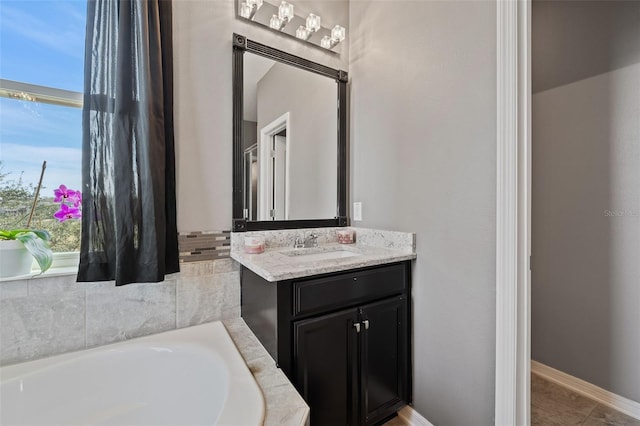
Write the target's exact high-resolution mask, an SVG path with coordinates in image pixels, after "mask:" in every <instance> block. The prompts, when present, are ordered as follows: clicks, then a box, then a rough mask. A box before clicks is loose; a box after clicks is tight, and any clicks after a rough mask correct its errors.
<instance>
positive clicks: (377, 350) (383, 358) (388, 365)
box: [360, 296, 409, 425]
mask: <svg viewBox="0 0 640 426" xmlns="http://www.w3.org/2000/svg"><path fill="white" fill-rule="evenodd" d="M360 317H361V322H362V336H361V361H362V364H361V378H360V380H361V393H362V400H361V401H362V404H361V410H362V411H361V424H365V425H370V424H374V423H376V422H378V421H380V420H382V419H384V418H385V417H386V416H389V415H390V414H392V413H393V412H395V411H397V410H398V409H399V408H400V407H402V406H403V405H405V404H406V402H407V396H408V385H409V381H408V371H409V368H408V363H409V358H408V350H409V348H408V337H409V336H408V328H407V299H406V296H400V297H394V298H391V299H386V300H384V301H381V302H377V303H372V304H370V305H367V306H364V307H362V308H361V310H360Z"/></svg>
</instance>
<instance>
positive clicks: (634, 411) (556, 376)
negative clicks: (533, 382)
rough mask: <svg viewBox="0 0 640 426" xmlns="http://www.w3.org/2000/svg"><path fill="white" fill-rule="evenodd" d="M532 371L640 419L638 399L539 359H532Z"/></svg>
mask: <svg viewBox="0 0 640 426" xmlns="http://www.w3.org/2000/svg"><path fill="white" fill-rule="evenodd" d="M531 372H532V373H534V374H537V375H538V376H541V377H543V378H545V379H547V380H549V381H552V382H555V383H557V384H559V385H561V386H564V387H566V388H569V389H571V390H572V391H574V392H576V393H579V394H582V395H584V396H586V397H587V398H591V399H593V400H596V401H598V402H599V403H601V404H603V405H606V406H608V407H611V408H614V409H616V410H618V411H620V412H622V413H624V414H626V415H628V416H631V417H633V418H635V419H638V420H640V403H638V402H636V401H633V400H631V399H628V398H625V397H623V396H620V395H616V394H615V393H612V392H609V391H608V390H605V389H602V388H601V387H598V386H596V385H593V384H591V383H589V382H585V381H584V380H582V379H578V378H577V377H574V376H571V375H569V374H567V373H563V372H562V371H559V370H556V369H555V368H551V367H549V366H547V365H544V364H541V363H539V362H537V361H533V360H532V361H531Z"/></svg>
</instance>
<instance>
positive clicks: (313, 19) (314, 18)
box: [307, 13, 320, 32]
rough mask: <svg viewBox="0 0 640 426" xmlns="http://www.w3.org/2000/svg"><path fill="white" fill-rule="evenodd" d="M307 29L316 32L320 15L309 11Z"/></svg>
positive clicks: (318, 27)
mask: <svg viewBox="0 0 640 426" xmlns="http://www.w3.org/2000/svg"><path fill="white" fill-rule="evenodd" d="M307 29H308V30H309V31H311V32H316V31H318V30H319V29H320V16H318V15H314V14H313V13H310V14H309V16H307Z"/></svg>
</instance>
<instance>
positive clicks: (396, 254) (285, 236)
mask: <svg viewBox="0 0 640 426" xmlns="http://www.w3.org/2000/svg"><path fill="white" fill-rule="evenodd" d="M339 229H344V228H314V229H297V230H278V231H260V232H237V233H236V232H234V233H232V234H231V257H232V258H233V259H235V260H237V261H238V262H239V263H241V264H242V265H244V266H246V267H247V268H249V269H250V270H252V271H253V272H255V273H256V274H258V275H260V276H261V277H262V278H264V279H266V280H267V281H280V280H287V279H292V278H300V277H305V276H310V275H317V274H325V273H330V272H339V271H344V270H348V269H356V268H365V267H368V266H375V265H382V264H385V263H392V262H400V261H403V260H411V259H415V258H416V252H415V234H413V233H405V232H391V231H381V230H373V229H364V228H350V229H353V230H355V232H356V243H355V244H345V245H343V244H338V243H337V241H338V235H337V231H338V230H339ZM311 233H315V234H316V235H318V246H319V247H322V248H325V249H327V250H332V249H334V250H345V251H352V252H355V253H358V256H352V257H346V258H338V259H330V260H320V261H308V262H305V261H301V260H300V259H297V260H293V259H292V257H291V256H287V255H285V254H283V253H282V252H283V251H285V250H293V244H294V241H295V240H296V238H304V237H305V236H307V235H309V234H311ZM255 235H260V236H263V237H264V238H265V243H266V247H267V249H266V250H265V252H264V253H261V254H247V253H245V252H244V248H243V243H244V237H245V236H255Z"/></svg>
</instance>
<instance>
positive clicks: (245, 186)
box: [233, 35, 347, 231]
mask: <svg viewBox="0 0 640 426" xmlns="http://www.w3.org/2000/svg"><path fill="white" fill-rule="evenodd" d="M239 42H240V46H238V44H239ZM346 79H347V76H346V73H345V72H343V71H339V70H334V69H332V68H328V67H325V66H323V65H320V64H316V63H314V62H311V61H306V60H304V59H302V58H299V57H296V56H293V55H289V54H287V53H285V52H281V51H278V50H276V49H272V48H269V47H267V46H264V45H261V44H259V43H255V42H252V41H251V40H246V39H245V38H244V37H242V36H238V35H234V212H233V213H234V226H233V229H234V230H235V231H242V230H254V229H280V228H295V227H303V226H305V227H306V226H343V225H346V224H347V220H346V128H345V124H346V101H345V98H346ZM341 107H342V108H341Z"/></svg>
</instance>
